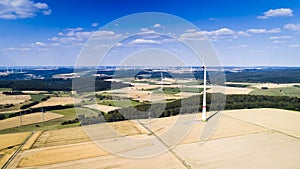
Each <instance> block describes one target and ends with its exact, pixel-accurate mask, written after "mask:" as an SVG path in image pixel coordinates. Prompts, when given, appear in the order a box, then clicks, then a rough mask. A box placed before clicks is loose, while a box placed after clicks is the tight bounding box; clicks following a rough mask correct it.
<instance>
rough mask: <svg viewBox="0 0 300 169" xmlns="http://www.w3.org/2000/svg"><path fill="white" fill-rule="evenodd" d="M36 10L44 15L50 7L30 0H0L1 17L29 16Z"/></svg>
mask: <svg viewBox="0 0 300 169" xmlns="http://www.w3.org/2000/svg"><path fill="white" fill-rule="evenodd" d="M38 12H41V13H43V14H44V15H50V14H51V9H50V8H49V7H48V5H47V4H46V3H40V2H37V3H34V2H33V1H32V0H1V1H0V18H1V19H19V18H31V17H34V16H35V15H36V13H38Z"/></svg>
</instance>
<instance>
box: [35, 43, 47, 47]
mask: <svg viewBox="0 0 300 169" xmlns="http://www.w3.org/2000/svg"><path fill="white" fill-rule="evenodd" d="M35 45H36V46H41V47H45V46H46V44H45V43H44V42H35Z"/></svg>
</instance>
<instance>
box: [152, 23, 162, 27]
mask: <svg viewBox="0 0 300 169" xmlns="http://www.w3.org/2000/svg"><path fill="white" fill-rule="evenodd" d="M160 27H162V26H161V24H159V23H157V24H154V25H153V28H160Z"/></svg>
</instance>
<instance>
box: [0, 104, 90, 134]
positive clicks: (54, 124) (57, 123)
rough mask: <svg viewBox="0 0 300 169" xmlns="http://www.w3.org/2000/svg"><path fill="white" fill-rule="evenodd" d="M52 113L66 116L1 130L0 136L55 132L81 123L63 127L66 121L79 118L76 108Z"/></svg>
mask: <svg viewBox="0 0 300 169" xmlns="http://www.w3.org/2000/svg"><path fill="white" fill-rule="evenodd" d="M80 109H84V108H78V110H79V111H80ZM51 112H53V113H57V114H61V115H64V116H63V117H61V118H57V119H53V120H49V121H46V122H44V123H43V122H41V123H35V124H29V125H24V126H21V127H16V128H10V129H5V130H0V134H4V133H15V132H26V131H38V130H54V129H61V128H68V127H75V126H79V123H73V124H67V125H61V123H63V122H65V121H68V120H74V119H75V118H76V117H77V116H76V112H75V109H74V108H69V109H62V110H53V111H51ZM37 126H38V127H37Z"/></svg>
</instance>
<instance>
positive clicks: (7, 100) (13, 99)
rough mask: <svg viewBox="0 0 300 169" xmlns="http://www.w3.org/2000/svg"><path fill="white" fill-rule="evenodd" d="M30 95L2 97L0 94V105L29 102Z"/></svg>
mask: <svg viewBox="0 0 300 169" xmlns="http://www.w3.org/2000/svg"><path fill="white" fill-rule="evenodd" d="M30 99H31V97H30V95H4V94H0V104H18V103H22V102H25V101H28V100H30Z"/></svg>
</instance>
